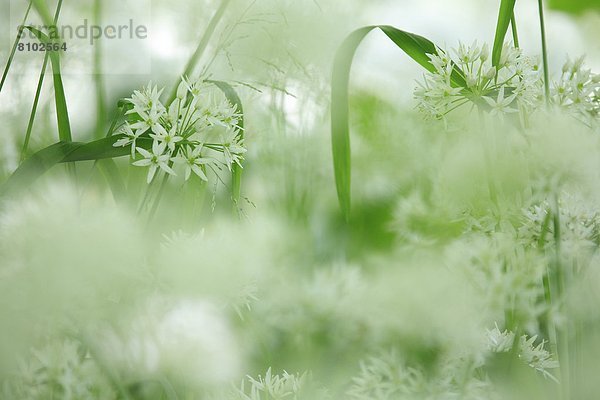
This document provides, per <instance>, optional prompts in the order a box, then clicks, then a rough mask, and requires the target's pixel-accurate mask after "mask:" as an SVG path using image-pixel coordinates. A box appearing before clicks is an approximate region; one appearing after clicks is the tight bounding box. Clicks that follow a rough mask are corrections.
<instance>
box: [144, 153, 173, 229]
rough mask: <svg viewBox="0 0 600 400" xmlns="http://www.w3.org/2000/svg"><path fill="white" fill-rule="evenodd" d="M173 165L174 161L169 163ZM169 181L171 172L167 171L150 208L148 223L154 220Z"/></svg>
mask: <svg viewBox="0 0 600 400" xmlns="http://www.w3.org/2000/svg"><path fill="white" fill-rule="evenodd" d="M172 166H173V162H170V163H169V167H172ZM168 181H169V174H167V173H165V175H164V177H163V180H162V183H161V184H160V189H158V194H157V195H156V198H155V199H154V204H152V208H151V209H150V214H148V224H150V222H152V219H153V218H154V215H155V214H156V210H158V205H159V204H160V201H161V200H162V196H163V193H164V192H165V188H166V187H167V182H168Z"/></svg>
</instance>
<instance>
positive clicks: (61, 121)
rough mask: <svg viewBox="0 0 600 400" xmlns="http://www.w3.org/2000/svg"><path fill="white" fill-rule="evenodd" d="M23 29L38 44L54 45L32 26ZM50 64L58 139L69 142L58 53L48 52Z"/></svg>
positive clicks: (67, 120) (69, 130)
mask: <svg viewBox="0 0 600 400" xmlns="http://www.w3.org/2000/svg"><path fill="white" fill-rule="evenodd" d="M25 29H27V30H29V31H31V32H32V33H33V34H34V35H35V36H36V37H37V38H38V40H39V41H40V42H42V43H44V44H52V43H54V42H53V41H52V40H51V39H50V38H49V37H48V36H47V35H46V34H45V33H43V32H41V31H40V30H39V29H36V28H34V27H32V26H26V27H25ZM47 53H48V54H49V56H50V62H51V64H52V77H53V80H54V100H55V103H56V119H57V120H58V138H59V140H61V141H64V142H71V141H72V140H73V138H72V136H71V124H70V122H69V111H68V108H67V100H66V98H65V89H64V86H63V82H62V76H61V72H60V57H59V52H57V51H49V52H47Z"/></svg>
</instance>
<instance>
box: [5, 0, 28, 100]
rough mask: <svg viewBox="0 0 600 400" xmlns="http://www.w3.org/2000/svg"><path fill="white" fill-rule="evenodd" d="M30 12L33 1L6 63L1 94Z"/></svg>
mask: <svg viewBox="0 0 600 400" xmlns="http://www.w3.org/2000/svg"><path fill="white" fill-rule="evenodd" d="M30 11H31V1H30V2H29V6H28V7H27V11H26V12H25V16H24V17H23V22H22V23H21V25H20V26H19V30H18V32H17V37H16V38H15V42H14V43H13V47H12V49H11V51H10V56H9V57H8V61H7V62H6V67H4V72H3V73H2V80H1V81H0V92H2V88H3V87H4V82H6V77H7V76H8V71H9V70H10V66H11V64H12V60H13V58H14V57H15V52H16V51H17V46H18V45H19V41H20V40H21V34H22V32H23V26H25V23H26V22H27V17H28V16H29V12H30Z"/></svg>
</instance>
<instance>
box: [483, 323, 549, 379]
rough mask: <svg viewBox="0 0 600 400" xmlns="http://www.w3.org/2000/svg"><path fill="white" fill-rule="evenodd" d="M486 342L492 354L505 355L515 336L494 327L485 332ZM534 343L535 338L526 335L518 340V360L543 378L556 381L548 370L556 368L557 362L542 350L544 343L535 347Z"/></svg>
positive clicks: (510, 348)
mask: <svg viewBox="0 0 600 400" xmlns="http://www.w3.org/2000/svg"><path fill="white" fill-rule="evenodd" d="M487 340H488V349H489V350H490V351H491V352H492V353H506V352H509V351H511V350H512V347H513V343H514V341H515V334H514V333H513V332H510V331H508V330H504V331H500V329H498V326H497V325H496V327H494V329H492V330H488V331H487ZM536 341H537V336H531V337H529V338H528V337H527V335H522V336H521V337H520V338H519V344H518V350H517V351H518V357H519V359H520V360H522V361H523V362H524V363H525V364H527V365H529V366H530V367H531V368H533V369H535V370H536V371H538V372H540V373H541V374H542V375H544V376H545V377H547V378H550V379H552V380H554V381H557V379H556V378H555V377H554V375H552V374H551V373H550V372H548V370H549V369H555V368H558V366H559V365H558V361H556V360H554V359H553V358H552V354H550V352H548V351H547V350H546V349H545V348H544V345H545V344H546V342H544V341H541V342H539V343H538V344H537V345H536V344H535V342H536Z"/></svg>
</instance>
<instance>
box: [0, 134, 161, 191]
mask: <svg viewBox="0 0 600 400" xmlns="http://www.w3.org/2000/svg"><path fill="white" fill-rule="evenodd" d="M119 138H120V136H110V137H107V138H104V139H100V140H96V141H93V142H89V143H78V142H62V141H61V142H58V143H55V144H53V145H51V146H48V147H46V148H45V149H42V150H40V151H38V152H37V153H35V154H33V155H32V156H31V157H29V158H28V159H27V160H25V161H24V162H23V163H22V164H21V165H20V166H19V168H17V170H16V171H15V172H14V173H13V174H12V175H11V176H10V178H8V180H7V181H6V182H5V183H4V184H3V185H2V187H0V195H1V196H4V195H9V194H12V193H15V192H17V191H18V190H19V189H20V188H24V187H28V186H30V185H31V184H33V182H34V181H35V180H36V179H38V178H39V177H40V176H42V175H43V174H44V173H46V172H47V171H48V170H49V169H50V168H52V167H53V166H54V165H56V164H59V163H68V162H76V161H92V160H103V159H111V158H115V157H122V156H126V155H129V154H130V149H129V148H127V147H114V146H113V144H114V143H115V142H116V141H117V140H118V139H119ZM151 145H152V141H151V140H144V139H142V140H139V141H138V147H142V148H146V149H149V148H150V147H151ZM109 168H110V166H109ZM109 172H110V171H109ZM117 185H118V183H117Z"/></svg>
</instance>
